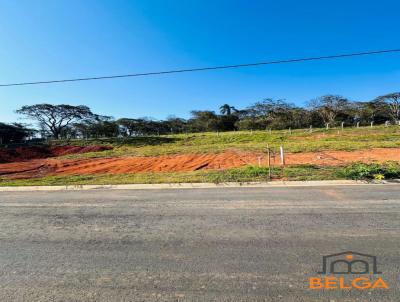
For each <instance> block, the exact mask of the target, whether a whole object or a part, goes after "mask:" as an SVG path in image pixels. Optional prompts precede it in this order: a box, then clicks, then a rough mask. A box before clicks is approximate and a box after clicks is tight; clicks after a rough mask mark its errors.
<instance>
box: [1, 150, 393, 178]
mask: <svg viewBox="0 0 400 302" xmlns="http://www.w3.org/2000/svg"><path fill="white" fill-rule="evenodd" d="M388 160H394V161H400V148H376V149H369V150H360V151H325V152H315V153H313V152H307V153H289V154H287V155H286V164H287V165H297V164H316V165H322V166H340V165H344V164H347V163H350V162H354V161H362V162H372V161H377V162H385V161H388ZM259 161H260V164H261V165H263V166H266V165H267V163H266V158H265V155H262V154H257V153H244V152H236V151H226V152H224V153H220V154H182V155H172V156H153V157H115V158H93V159H63V160H60V159H36V160H31V161H26V162H16V163H7V164H0V176H2V175H3V176H5V177H7V178H13V179H16V178H34V177H41V176H46V175H88V174H107V173H110V174H122V173H139V172H187V171H196V170H206V169H210V170H218V169H228V168H235V167H241V166H245V165H248V164H258V162H259ZM279 163H280V160H279V158H275V159H273V160H272V164H273V165H275V166H278V165H279Z"/></svg>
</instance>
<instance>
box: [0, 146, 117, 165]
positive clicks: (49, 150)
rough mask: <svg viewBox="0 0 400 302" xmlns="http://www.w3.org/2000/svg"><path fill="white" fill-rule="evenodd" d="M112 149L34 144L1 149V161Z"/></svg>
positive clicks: (17, 160) (9, 161)
mask: <svg viewBox="0 0 400 302" xmlns="http://www.w3.org/2000/svg"><path fill="white" fill-rule="evenodd" d="M109 149H112V148H111V147H106V146H87V147H79V146H50V147H47V146H32V147H20V148H16V149H15V150H8V149H0V163H11V162H20V161H25V160H31V159H38V158H48V157H57V156H62V155H67V154H75V153H87V152H98V151H104V150H109Z"/></svg>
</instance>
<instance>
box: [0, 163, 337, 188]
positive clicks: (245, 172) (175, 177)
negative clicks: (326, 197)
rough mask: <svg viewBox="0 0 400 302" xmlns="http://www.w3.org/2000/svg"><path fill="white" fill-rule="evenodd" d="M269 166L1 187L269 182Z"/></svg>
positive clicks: (298, 171)
mask: <svg viewBox="0 0 400 302" xmlns="http://www.w3.org/2000/svg"><path fill="white" fill-rule="evenodd" d="M339 170H340V168H335V167H330V168H324V167H318V166H312V165H304V166H293V167H285V168H284V169H282V168H273V169H272V170H271V174H272V179H271V180H278V179H287V180H316V179H321V180H323V179H325V180H327V179H337V178H338V177H340V176H339V175H338V171H339ZM268 180H270V178H269V170H268V168H266V167H257V166H247V167H242V168H236V169H228V170H218V171H215V170H214V171H194V172H180V173H129V174H102V175H74V176H48V177H43V178H34V179H19V180H7V179H1V178H0V186H46V185H47V186H52V185H103V184H157V183H184V182H186V183H199V182H207V183H224V182H254V181H256V182H257V181H268Z"/></svg>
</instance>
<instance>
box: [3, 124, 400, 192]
mask: <svg viewBox="0 0 400 302" xmlns="http://www.w3.org/2000/svg"><path fill="white" fill-rule="evenodd" d="M61 143H63V142H61ZM71 143H72V144H77V145H89V144H107V145H112V146H114V149H113V150H110V151H104V152H98V153H87V154H75V155H69V156H67V157H69V158H82V157H109V156H126V155H139V156H150V155H163V154H179V153H205V152H222V151H224V150H227V149H232V148H234V149H239V150H245V151H257V152H263V151H265V148H266V146H267V144H268V145H269V146H270V147H272V148H274V149H277V148H278V147H279V146H280V145H283V146H284V147H285V149H286V151H287V152H309V151H318V150H359V149H366V148H373V147H400V127H397V126H393V127H389V128H384V127H374V128H372V129H371V128H369V127H362V128H358V129H356V128H347V129H345V130H344V131H341V130H340V129H330V130H328V131H326V130H325V129H317V130H314V132H313V133H309V132H306V131H305V130H294V131H292V133H291V134H289V133H288V132H287V131H272V133H271V134H270V133H269V132H268V131H254V132H250V131H240V132H239V131H238V132H225V133H219V134H217V133H201V134H188V135H186V134H179V135H169V136H161V137H138V138H129V139H94V140H87V141H72V142H71ZM341 171H342V168H339V167H317V166H310V165H304V166H296V167H285V169H283V170H282V169H280V168H275V169H274V170H273V171H272V176H273V178H275V179H276V178H285V179H290V180H307V179H339V178H343V176H342V175H343V174H342V173H341ZM267 179H268V169H266V168H259V167H245V168H240V169H231V170H226V171H196V172H189V173H137V174H121V175H89V176H63V177H54V176H53V177H45V178H40V179H32V180H15V181H13V180H1V179H0V186H6V185H65V184H117V183H162V182H225V181H262V180H267Z"/></svg>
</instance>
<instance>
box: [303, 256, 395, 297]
mask: <svg viewBox="0 0 400 302" xmlns="http://www.w3.org/2000/svg"><path fill="white" fill-rule="evenodd" d="M318 274H322V275H325V276H322V277H311V278H310V280H309V287H310V289H317V290H318V289H353V288H354V289H361V290H363V289H375V288H381V289H388V288H389V286H388V284H387V283H386V282H385V280H384V279H383V278H382V277H380V276H378V275H379V274H382V272H379V271H378V264H377V258H376V256H372V255H367V254H361V253H356V252H351V251H347V252H342V253H337V254H331V255H327V256H323V257H322V271H320V272H318ZM355 275H356V276H355ZM359 275H360V276H359Z"/></svg>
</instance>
